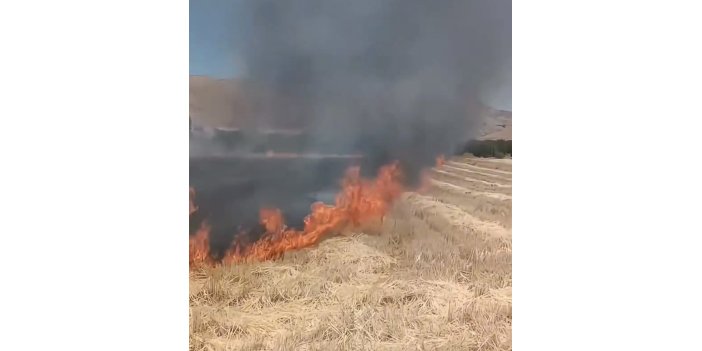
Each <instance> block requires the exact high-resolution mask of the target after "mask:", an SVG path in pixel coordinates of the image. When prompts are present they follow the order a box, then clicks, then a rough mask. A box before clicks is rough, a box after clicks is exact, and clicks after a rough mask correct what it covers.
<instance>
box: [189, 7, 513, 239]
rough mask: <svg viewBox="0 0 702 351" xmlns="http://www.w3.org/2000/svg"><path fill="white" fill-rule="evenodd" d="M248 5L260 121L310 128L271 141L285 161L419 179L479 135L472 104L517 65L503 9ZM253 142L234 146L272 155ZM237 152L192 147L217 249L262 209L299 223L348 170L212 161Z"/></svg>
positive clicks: (248, 43) (244, 15)
mask: <svg viewBox="0 0 702 351" xmlns="http://www.w3.org/2000/svg"><path fill="white" fill-rule="evenodd" d="M241 1H242V3H241V6H238V9H239V13H238V14H237V15H236V17H237V18H238V19H239V20H235V21H234V22H235V24H234V26H237V27H238V28H237V31H238V32H239V34H240V36H241V37H242V38H243V39H244V40H243V44H242V45H239V46H238V49H237V51H239V55H240V56H241V59H242V62H243V66H244V67H245V74H244V77H241V78H242V80H243V81H245V82H246V84H248V85H249V86H253V87H255V88H256V91H262V92H265V93H264V94H261V95H257V96H256V98H255V99H254V100H256V101H254V102H253V103H254V105H256V106H258V107H255V108H254V109H253V110H254V111H256V112H255V116H253V117H255V118H254V123H261V124H267V123H271V122H277V123H272V124H277V125H283V126H285V127H294V126H296V125H301V126H304V127H306V129H307V130H306V131H305V134H304V137H302V138H298V139H299V140H298V139H295V138H290V139H289V140H281V137H278V136H276V137H274V139H273V142H275V143H288V144H286V145H294V147H290V148H287V147H281V150H280V151H283V152H284V151H286V150H289V149H291V150H294V151H292V152H299V151H302V152H314V153H320V152H323V153H338V154H348V153H361V154H363V155H364V156H365V157H364V161H363V162H365V163H364V168H363V169H364V170H365V171H367V172H368V173H375V167H377V166H379V165H380V164H383V163H386V162H389V161H391V160H395V159H397V160H400V161H401V162H403V164H404V165H405V166H406V167H407V168H408V170H409V172H408V173H409V174H412V173H413V171H418V170H420V169H421V168H423V167H424V166H426V165H430V164H433V162H434V158H435V157H436V156H437V155H439V154H442V153H451V152H452V151H454V150H455V148H456V147H458V146H459V145H460V144H461V143H463V142H465V141H467V140H468V139H469V138H470V137H472V136H474V135H475V133H477V128H476V127H478V123H479V122H480V120H479V118H480V104H478V103H476V102H477V100H478V99H479V98H480V97H481V94H483V93H484V91H482V90H483V89H484V87H485V86H490V84H492V83H491V82H492V81H494V79H495V77H500V76H504V70H505V67H508V68H509V64H510V62H511V2H510V1H506V0H462V1H459V0H436V1H428V0H343V1H341V0H287V1H283V0H241ZM260 127H266V126H264V125H262V126H260ZM246 133H248V132H242V134H241V135H237V136H236V137H235V138H233V139H236V140H243V141H242V142H241V144H242V145H243V146H239V147H238V148H239V149H238V150H236V151H242V150H243V152H246V151H255V152H265V149H261V150H249V149H250V148H251V147H252V145H254V144H255V142H257V140H258V139H257V138H259V136H256V137H254V136H251V135H250V134H246ZM298 142H300V143H302V145H298V144H297V143H298ZM264 144H265V145H270V144H271V142H265V143H264ZM242 148H243V149H242ZM229 151H232V150H229ZM229 151H227V147H226V146H224V145H223V144H217V143H215V142H214V141H212V140H209V139H205V140H203V139H200V140H197V138H194V140H193V139H191V165H190V172H191V175H190V178H191V185H193V186H195V188H196V189H197V190H198V201H199V202H200V204H201V206H202V208H204V209H206V210H202V211H201V212H203V215H206V216H207V218H208V220H209V221H210V222H211V223H212V224H213V235H212V236H213V240H214V241H217V240H219V241H221V244H213V245H215V246H216V245H220V246H221V247H226V245H227V243H228V242H229V240H231V235H232V234H233V233H236V232H237V230H236V229H235V228H236V227H237V226H238V225H241V224H242V223H244V224H246V225H245V226H247V225H248V226H251V225H252V224H250V223H256V222H257V210H258V208H260V207H264V206H266V207H267V206H272V207H280V208H282V209H283V212H284V213H285V214H286V215H289V216H290V223H293V224H294V223H296V222H294V221H295V220H298V222H299V221H301V219H302V218H303V216H304V215H305V214H306V213H307V212H308V211H309V204H310V203H311V202H312V201H316V200H324V199H323V197H324V196H321V195H319V194H320V193H322V194H324V193H325V192H327V191H331V192H332V193H333V191H334V182H335V181H336V180H337V179H339V178H340V177H341V176H342V174H343V171H344V169H346V167H347V165H346V164H345V162H347V161H343V160H320V161H302V160H289V161H285V160H243V159H234V158H232V159H208V157H210V156H212V155H215V154H216V155H221V154H226V153H227V152H229ZM234 153H235V152H234ZM205 156H207V157H205ZM367 166H368V167H367ZM414 173H416V172H414ZM409 174H408V175H409ZM301 193H302V194H313V195H311V196H312V197H313V198H310V199H307V200H305V197H304V196H300V194H301ZM327 197H329V196H327ZM300 199H302V200H300ZM296 201H297V202H296ZM300 201H302V202H300ZM304 201H308V202H309V203H306V202H304ZM326 201H327V202H329V201H331V200H329V199H327V200H326ZM296 225H300V224H299V223H297V224H296Z"/></svg>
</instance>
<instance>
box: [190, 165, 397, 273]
mask: <svg viewBox="0 0 702 351" xmlns="http://www.w3.org/2000/svg"><path fill="white" fill-rule="evenodd" d="M402 184H403V176H402V172H401V170H400V167H399V164H398V163H397V162H395V163H392V164H389V165H386V166H384V167H382V168H381V169H380V170H379V172H378V176H377V177H376V178H375V179H374V180H367V179H363V178H362V177H361V176H360V168H359V167H351V168H349V169H348V170H347V172H346V175H345V177H344V179H343V181H342V183H341V185H342V189H341V191H340V192H339V194H338V195H337V197H336V201H335V204H334V205H327V204H324V203H321V202H317V203H314V204H313V205H312V206H311V213H310V214H309V215H308V216H307V217H306V218H305V220H304V228H303V229H302V230H298V229H292V228H287V227H286V226H285V222H284V220H283V215H282V213H281V211H280V210H279V209H261V210H260V212H259V217H260V221H261V224H262V225H263V226H264V227H265V229H266V233H265V234H264V235H263V236H262V237H261V239H260V240H258V241H257V242H255V243H253V244H251V245H249V246H244V245H243V244H242V243H241V242H240V241H239V240H235V241H234V243H233V244H232V246H231V248H230V249H229V250H228V252H227V253H226V254H225V256H224V258H223V260H222V262H223V263H225V264H232V263H238V262H245V261H261V260H268V259H276V258H279V257H281V256H283V254H284V253H285V252H287V251H291V250H298V249H302V248H306V247H310V246H313V245H315V244H317V243H319V242H320V241H321V240H322V239H324V238H325V237H326V236H328V235H330V234H333V233H336V232H338V231H340V230H342V229H344V228H346V227H349V226H358V225H360V224H362V223H364V222H365V221H368V220H371V219H381V220H382V218H383V217H384V216H385V214H387V212H388V210H389V209H390V206H391V205H392V203H393V202H394V201H395V200H396V199H397V198H398V197H399V196H400V195H401V194H402V192H403V191H404V189H403V186H402ZM191 198H192V196H191ZM191 208H192V206H191ZM209 229H210V228H209V227H208V226H207V225H204V226H203V227H202V228H201V230H200V231H198V233H197V235H195V236H194V237H193V238H191V240H190V261H191V263H193V262H195V263H198V262H199V263H206V262H211V258H210V257H209V247H208V246H207V245H209V242H208V235H209Z"/></svg>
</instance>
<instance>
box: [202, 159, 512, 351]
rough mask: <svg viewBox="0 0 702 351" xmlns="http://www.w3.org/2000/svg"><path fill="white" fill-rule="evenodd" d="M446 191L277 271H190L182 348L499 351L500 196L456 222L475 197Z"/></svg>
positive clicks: (507, 207)
mask: <svg viewBox="0 0 702 351" xmlns="http://www.w3.org/2000/svg"><path fill="white" fill-rule="evenodd" d="M457 162H464V161H463V160H457ZM465 162H466V163H467V164H470V162H472V163H473V164H479V165H480V166H481V167H484V166H485V167H491V164H490V163H489V162H487V161H483V162H475V161H470V162H469V161H465ZM508 165H509V168H508V171H509V172H511V163H510V164H508ZM499 169H501V170H503V171H504V170H505V169H507V168H506V164H505V163H500V166H499ZM499 174H500V175H501V176H502V177H503V178H504V174H505V173H499ZM463 175H464V174H463ZM510 178H511V176H510ZM495 179H497V178H495ZM491 181H496V180H491ZM505 181H506V180H504V181H503V183H504V182H505ZM510 184H511V181H510ZM460 186H464V185H460ZM452 189H453V191H455V192H456V193H459V194H460V193H461V192H462V190H460V189H459V190H456V189H455V188H451V187H444V188H442V189H436V190H433V191H432V192H430V193H429V194H426V195H417V194H408V195H406V196H405V197H404V198H403V199H402V201H400V202H399V203H398V204H397V205H396V206H395V208H394V210H393V213H392V214H391V216H389V217H388V218H387V219H386V220H385V221H384V222H383V223H382V224H380V223H378V224H376V225H373V226H369V227H367V228H363V229H361V230H358V232H356V233H346V234H347V235H345V236H338V237H334V238H331V239H328V240H326V241H324V242H322V243H320V245H319V246H318V247H316V248H312V249H307V250H303V251H299V252H293V253H290V254H288V255H286V257H285V258H284V259H283V260H280V261H275V262H263V263H257V264H246V265H237V266H229V267H217V268H209V269H206V270H203V271H199V272H191V277H190V349H191V350H402V351H406V350H510V349H511V327H512V296H511V292H512V266H511V264H512V250H511V229H510V227H511V218H508V217H511V198H510V199H508V200H506V201H499V202H495V201H492V202H491V201H488V200H495V199H494V198H492V197H490V196H484V198H485V199H486V201H487V203H488V204H489V205H487V206H492V207H494V208H495V209H496V211H492V212H491V211H476V212H471V213H468V211H467V210H468V209H470V208H474V207H475V203H476V199H479V195H480V193H484V192H485V191H486V190H485V189H481V190H480V192H478V193H477V194H478V195H476V194H473V196H467V197H466V201H467V202H468V205H465V204H463V205H462V204H461V197H460V196H456V194H454V196H453V197H450V196H446V194H447V192H450V191H452ZM509 189H510V195H511V188H509ZM463 190H465V191H466V192H469V193H470V190H471V189H465V188H464V189H463ZM498 190H500V191H499V193H503V190H504V189H502V188H500V189H498ZM471 206H473V207H471ZM361 232H363V233H361Z"/></svg>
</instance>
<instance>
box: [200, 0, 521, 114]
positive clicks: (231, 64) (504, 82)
mask: <svg viewBox="0 0 702 351" xmlns="http://www.w3.org/2000/svg"><path fill="white" fill-rule="evenodd" d="M241 7H242V5H241V1H240V0H190V26H189V28H190V75H205V76H211V77H216V78H236V77H239V76H241V75H243V73H244V72H245V65H244V63H243V62H242V61H241V59H240V56H239V55H238V53H237V49H238V48H239V47H241V46H243V38H244V37H245V33H242V32H241V28H245V27H246V26H241V25H240V24H241V22H242V21H247V18H246V17H245V16H243V15H242V11H241ZM509 65H510V66H511V62H510V63H509ZM482 99H483V100H484V102H485V103H486V104H488V105H490V106H492V107H494V108H498V109H504V110H510V111H511V110H512V69H511V67H509V66H506V67H505V69H504V71H503V74H502V75H500V76H498V77H495V79H494V81H493V82H491V84H489V85H487V86H486V87H485V92H484V94H483V97H482Z"/></svg>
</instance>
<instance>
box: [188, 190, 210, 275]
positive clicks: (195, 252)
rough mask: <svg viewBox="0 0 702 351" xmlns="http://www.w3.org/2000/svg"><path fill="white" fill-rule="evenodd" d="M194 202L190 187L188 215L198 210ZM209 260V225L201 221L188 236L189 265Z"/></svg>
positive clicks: (193, 192) (192, 191)
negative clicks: (196, 228) (198, 226)
mask: <svg viewBox="0 0 702 351" xmlns="http://www.w3.org/2000/svg"><path fill="white" fill-rule="evenodd" d="M198 209H199V208H198V206H197V205H196V204H195V189H193V188H192V187H191V188H190V216H191V217H192V215H193V214H194V213H195V212H197V211H198ZM209 260H210V227H209V225H208V224H207V223H206V222H203V223H202V224H201V225H200V228H198V230H197V233H195V235H194V236H193V237H191V238H190V265H191V266H197V265H200V264H203V263H207V262H209Z"/></svg>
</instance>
